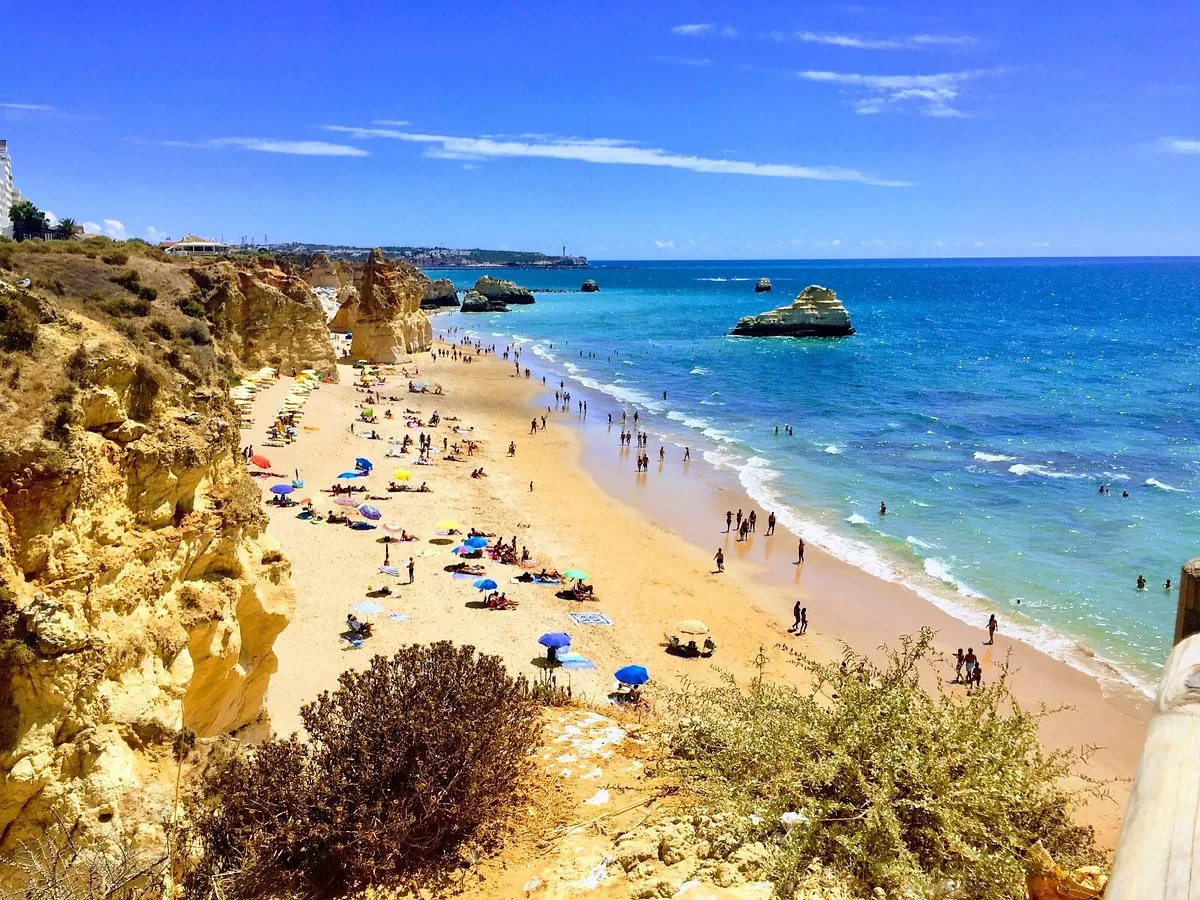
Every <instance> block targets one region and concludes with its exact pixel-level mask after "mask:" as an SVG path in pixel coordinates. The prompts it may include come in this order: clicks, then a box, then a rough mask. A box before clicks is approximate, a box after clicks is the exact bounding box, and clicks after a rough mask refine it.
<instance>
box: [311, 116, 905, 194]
mask: <svg viewBox="0 0 1200 900" xmlns="http://www.w3.org/2000/svg"><path fill="white" fill-rule="evenodd" d="M324 127H325V130H327V131H333V132H338V133H340V134H347V135H350V136H351V137H355V138H360V139H362V138H390V139H393V140H398V141H407V142H410V143H416V144H428V145H431V146H430V150H427V151H426V155H430V153H431V152H432V153H433V154H435V155H437V156H440V157H442V158H451V159H476V158H503V159H521V158H524V159H560V160H572V161H575V162H585V163H596V164H599V165H623V166H655V167H660V168H668V169H686V170H688V171H692V172H702V173H705V174H714V175H756V176H761V177H767V178H808V179H813V180H816V181H857V182H861V183H863V184H873V185H880V186H883V187H908V186H909V185H910V182H907V181H897V180H894V179H884V178H877V177H875V176H872V175H868V174H865V173H863V172H860V171H858V170H857V169H851V168H846V167H843V166H798V165H792V164H789V163H757V162H748V161H744V160H735V159H713V158H710V157H704V156H691V155H687V154H682V153H672V152H670V151H668V150H660V149H656V148H652V147H639V146H636V145H634V144H633V143H632V142H630V141H624V140H619V139H616V138H577V137H547V138H542V139H540V140H529V139H525V140H521V139H501V138H495V137H486V136H483V137H453V136H450V135H444V134H422V133H419V132H409V131H396V130H393V129H387V128H357V127H352V126H346V125H326V126H324ZM447 154H451V155H450V156H449V157H447Z"/></svg>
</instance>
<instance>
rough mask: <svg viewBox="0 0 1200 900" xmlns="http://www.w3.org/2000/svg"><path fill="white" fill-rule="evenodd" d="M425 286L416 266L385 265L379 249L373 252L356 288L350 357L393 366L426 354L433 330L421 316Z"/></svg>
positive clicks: (427, 320) (401, 262)
mask: <svg viewBox="0 0 1200 900" xmlns="http://www.w3.org/2000/svg"><path fill="white" fill-rule="evenodd" d="M425 282H426V278H425V276H424V275H422V274H421V271H420V270H419V269H417V267H416V266H413V265H411V264H409V263H406V262H403V261H399V262H388V260H387V259H386V258H385V257H384V255H383V251H382V250H381V249H380V248H378V247H376V248H375V249H374V250H372V251H371V255H370V257H369V258H368V259H367V263H366V265H365V266H364V267H363V274H362V280H361V281H360V282H359V284H358V314H357V316H356V321H355V323H354V339H353V341H352V342H351V344H350V355H351V356H353V357H354V358H355V359H369V360H371V361H372V362H383V363H394V362H402V361H405V360H407V359H408V356H409V354H410V353H416V352H419V351H422V350H428V349H429V346H430V344H431V343H432V342H433V328H432V326H431V325H430V324H429V319H427V318H426V317H425V313H423V312H421V298H422V297H423V296H424V293H425Z"/></svg>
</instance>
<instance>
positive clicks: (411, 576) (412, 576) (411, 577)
mask: <svg viewBox="0 0 1200 900" xmlns="http://www.w3.org/2000/svg"><path fill="white" fill-rule="evenodd" d="M416 570H417V567H416V566H415V565H414V564H413V558H412V557H411V556H410V557H409V558H408V583H409V584H412V583H413V581H415V580H416Z"/></svg>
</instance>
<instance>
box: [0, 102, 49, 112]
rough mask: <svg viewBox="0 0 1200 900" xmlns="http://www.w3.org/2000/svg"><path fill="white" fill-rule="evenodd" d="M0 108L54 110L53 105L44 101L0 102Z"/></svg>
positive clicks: (21, 110)
mask: <svg viewBox="0 0 1200 900" xmlns="http://www.w3.org/2000/svg"><path fill="white" fill-rule="evenodd" d="M0 109H11V110H15V111H17V112H54V107H53V106H50V105H48V104H46V103H0Z"/></svg>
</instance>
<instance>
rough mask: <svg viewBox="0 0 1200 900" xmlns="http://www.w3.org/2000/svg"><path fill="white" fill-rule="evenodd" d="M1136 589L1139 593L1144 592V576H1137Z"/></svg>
mask: <svg viewBox="0 0 1200 900" xmlns="http://www.w3.org/2000/svg"><path fill="white" fill-rule="evenodd" d="M1137 589H1138V590H1139V591H1144V590H1145V589H1146V576H1145V575H1139V576H1138V580H1137Z"/></svg>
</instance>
